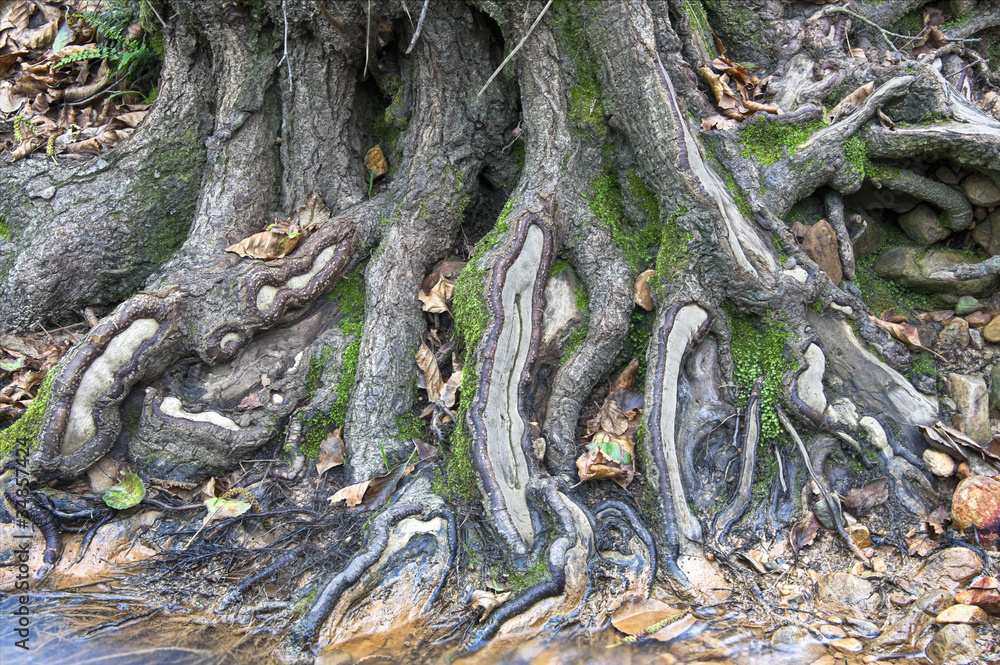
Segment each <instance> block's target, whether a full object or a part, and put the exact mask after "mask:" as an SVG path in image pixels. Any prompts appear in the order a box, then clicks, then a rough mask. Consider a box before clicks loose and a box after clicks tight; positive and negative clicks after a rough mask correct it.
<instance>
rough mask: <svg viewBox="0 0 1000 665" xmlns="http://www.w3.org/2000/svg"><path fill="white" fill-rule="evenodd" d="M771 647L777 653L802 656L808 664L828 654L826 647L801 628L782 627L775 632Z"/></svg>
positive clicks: (803, 660)
mask: <svg viewBox="0 0 1000 665" xmlns="http://www.w3.org/2000/svg"><path fill="white" fill-rule="evenodd" d="M771 646H772V647H773V648H774V650H775V651H782V652H784V653H796V654H800V656H801V657H802V662H806V663H808V662H811V661H812V660H813V659H816V658H819V657H820V656H822V655H823V654H824V653H826V647H824V646H823V645H822V644H821V643H820V641H819V640H817V639H816V638H815V637H813V636H812V634H811V633H810V632H809V631H808V630H806V629H805V628H803V627H801V626H782V627H781V628H779V629H778V630H776V631H774V634H773V635H772V636H771Z"/></svg>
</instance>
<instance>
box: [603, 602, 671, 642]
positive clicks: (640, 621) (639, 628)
mask: <svg viewBox="0 0 1000 665" xmlns="http://www.w3.org/2000/svg"><path fill="white" fill-rule="evenodd" d="M678 611H679V610H677V609H676V608H673V607H671V606H670V605H667V604H666V603H664V602H663V601H662V600H656V599H654V598H642V599H639V600H637V601H635V602H632V603H629V604H627V605H623V606H622V607H619V608H618V610H617V611H616V612H615V613H614V615H612V617H611V625H612V626H614V627H615V628H617V629H618V630H620V631H621V632H623V633H625V634H626V635H637V634H639V633H641V632H643V631H644V630H646V629H647V628H649V627H650V626H652V625H653V624H655V623H656V622H658V621H662V620H664V619H666V618H668V617H670V616H673V615H675V614H677V612H678Z"/></svg>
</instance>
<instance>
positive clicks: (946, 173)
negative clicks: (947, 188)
mask: <svg viewBox="0 0 1000 665" xmlns="http://www.w3.org/2000/svg"><path fill="white" fill-rule="evenodd" d="M934 175H935V176H937V179H938V180H940V181H941V182H943V183H944V184H946V185H957V184H958V176H956V175H955V172H954V171H952V170H951V169H949V168H948V167H947V166H942V167H941V168H939V169H938V170H937V171H935V172H934Z"/></svg>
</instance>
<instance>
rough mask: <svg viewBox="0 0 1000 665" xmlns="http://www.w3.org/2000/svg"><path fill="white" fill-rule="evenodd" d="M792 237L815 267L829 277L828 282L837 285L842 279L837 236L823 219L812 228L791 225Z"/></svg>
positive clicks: (797, 223)
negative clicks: (814, 263)
mask: <svg viewBox="0 0 1000 665" xmlns="http://www.w3.org/2000/svg"><path fill="white" fill-rule="evenodd" d="M792 235H793V236H795V239H796V240H798V241H799V244H800V245H802V249H803V251H805V253H806V255H807V256H808V257H809V258H810V259H812V260H813V261H815V262H816V265H818V266H819V267H820V269H821V270H822V271H823V272H825V273H826V274H827V275H829V277H830V281H832V282H833V283H834V284H839V283H840V281H841V280H842V279H843V278H844V272H843V269H842V267H841V265H840V254H839V253H838V251H837V234H836V233H834V231H833V227H832V226H830V223H829V222H827V221H826V220H825V219H821V220H819V221H818V222H816V223H815V224H813V225H812V226H806V225H805V224H802V223H800V222H795V224H793V225H792Z"/></svg>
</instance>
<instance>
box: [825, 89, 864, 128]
mask: <svg viewBox="0 0 1000 665" xmlns="http://www.w3.org/2000/svg"><path fill="white" fill-rule="evenodd" d="M874 90H875V82H874V81H869V82H868V83H865V84H864V85H862V86H861V87H859V88H856V89H855V90H854V91H853V92H852V93H851V94H849V95H847V96H846V97H844V98H843V99H842V100H840V102H839V103H838V104H837V105H836V106H834V107H833V110H832V111H830V122H836V121H837V120H838V119H840V118H841V117H843V116H847V115H850V114H852V113H854V112H855V111H856V110H857V108H858V107H859V106H861V103H862V102H863V101H865V100H866V99H867V98H868V95H870V94H872V92H874Z"/></svg>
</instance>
